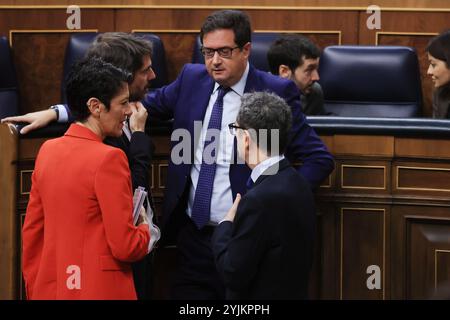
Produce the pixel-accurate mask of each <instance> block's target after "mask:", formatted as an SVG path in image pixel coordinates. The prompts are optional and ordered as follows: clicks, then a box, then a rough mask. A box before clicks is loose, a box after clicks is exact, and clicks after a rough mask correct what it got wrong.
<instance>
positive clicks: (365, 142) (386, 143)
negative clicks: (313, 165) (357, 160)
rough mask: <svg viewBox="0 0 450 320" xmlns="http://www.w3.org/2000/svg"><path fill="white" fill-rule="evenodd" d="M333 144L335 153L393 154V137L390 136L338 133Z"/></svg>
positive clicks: (389, 155)
mask: <svg viewBox="0 0 450 320" xmlns="http://www.w3.org/2000/svg"><path fill="white" fill-rule="evenodd" d="M333 146H334V151H335V154H337V155H352V154H353V155H356V154H364V155H366V156H388V157H391V156H392V155H393V154H394V138H393V137H390V136H368V135H338V136H336V137H335V139H334V143H333Z"/></svg>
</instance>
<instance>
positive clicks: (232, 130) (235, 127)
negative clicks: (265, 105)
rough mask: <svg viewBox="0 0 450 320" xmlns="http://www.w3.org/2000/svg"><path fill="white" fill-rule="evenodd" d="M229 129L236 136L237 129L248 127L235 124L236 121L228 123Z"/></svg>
mask: <svg viewBox="0 0 450 320" xmlns="http://www.w3.org/2000/svg"><path fill="white" fill-rule="evenodd" d="M228 129H229V130H230V133H231V135H232V136H235V135H236V130H237V129H242V130H247V128H244V127H240V126H238V125H235V124H234V123H230V124H229V125H228Z"/></svg>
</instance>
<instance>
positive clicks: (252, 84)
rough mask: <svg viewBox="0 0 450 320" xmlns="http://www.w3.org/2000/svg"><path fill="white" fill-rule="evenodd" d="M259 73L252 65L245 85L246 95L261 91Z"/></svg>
mask: <svg viewBox="0 0 450 320" xmlns="http://www.w3.org/2000/svg"><path fill="white" fill-rule="evenodd" d="M257 72H258V71H257V70H256V69H255V68H254V67H253V66H252V65H250V68H249V70H248V76H247V83H246V84H245V89H244V92H245V93H248V92H253V91H259V90H260V85H259V79H258V75H257Z"/></svg>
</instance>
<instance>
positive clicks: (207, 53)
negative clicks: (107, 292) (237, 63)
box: [200, 46, 240, 58]
mask: <svg viewBox="0 0 450 320" xmlns="http://www.w3.org/2000/svg"><path fill="white" fill-rule="evenodd" d="M238 48H240V47H239V46H237V47H234V48H230V47H222V48H217V49H211V48H206V47H201V48H200V52H201V53H202V55H203V56H204V57H205V58H212V57H214V54H215V53H216V51H217V53H218V54H219V56H221V57H222V58H231V55H232V54H233V50H234V49H238Z"/></svg>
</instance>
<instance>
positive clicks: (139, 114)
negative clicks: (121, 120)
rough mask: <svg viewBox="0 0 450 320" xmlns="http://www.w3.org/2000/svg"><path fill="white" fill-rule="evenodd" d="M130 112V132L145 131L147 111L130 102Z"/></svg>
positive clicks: (136, 103) (138, 104)
mask: <svg viewBox="0 0 450 320" xmlns="http://www.w3.org/2000/svg"><path fill="white" fill-rule="evenodd" d="M130 105H131V110H132V111H133V114H132V115H131V116H130V129H131V132H136V131H142V132H144V131H145V122H146V121H147V115H148V113H147V109H145V107H144V105H143V104H142V103H140V102H131V103H130Z"/></svg>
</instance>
